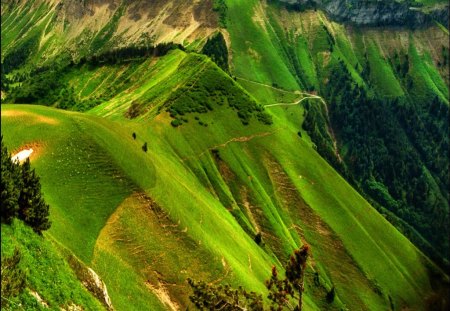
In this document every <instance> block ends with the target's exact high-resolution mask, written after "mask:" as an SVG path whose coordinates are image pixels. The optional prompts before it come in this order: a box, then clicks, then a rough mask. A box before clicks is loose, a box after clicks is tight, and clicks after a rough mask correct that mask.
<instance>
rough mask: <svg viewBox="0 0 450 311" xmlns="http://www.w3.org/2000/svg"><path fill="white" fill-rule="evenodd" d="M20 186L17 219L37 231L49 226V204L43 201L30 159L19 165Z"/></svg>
mask: <svg viewBox="0 0 450 311" xmlns="http://www.w3.org/2000/svg"><path fill="white" fill-rule="evenodd" d="M21 179H22V188H21V189H20V194H19V207H20V208H19V219H21V220H23V221H24V222H25V223H26V224H27V225H29V226H30V227H32V228H33V230H34V231H36V232H37V233H41V232H42V231H44V230H47V229H49V228H50V225H51V223H50V220H49V219H48V217H49V206H48V204H46V203H45V201H44V198H43V197H42V193H41V184H40V182H39V177H38V176H37V175H36V172H35V170H34V169H31V167H30V160H29V159H26V160H25V162H24V163H23V164H22V165H21Z"/></svg>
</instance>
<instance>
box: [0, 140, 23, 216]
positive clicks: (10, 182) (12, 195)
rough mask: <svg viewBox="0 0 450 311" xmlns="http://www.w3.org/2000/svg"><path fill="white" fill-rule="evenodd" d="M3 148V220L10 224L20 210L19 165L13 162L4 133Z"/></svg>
mask: <svg viewBox="0 0 450 311" xmlns="http://www.w3.org/2000/svg"><path fill="white" fill-rule="evenodd" d="M1 148H2V154H1V171H2V176H1V180H0V186H1V189H0V191H1V205H0V209H1V222H2V223H7V224H9V223H11V221H12V219H13V218H14V217H17V213H18V211H19V203H18V199H19V187H17V183H18V165H17V164H15V163H12V162H11V155H10V154H9V152H8V150H7V148H6V146H5V145H4V143H3V135H2V136H1Z"/></svg>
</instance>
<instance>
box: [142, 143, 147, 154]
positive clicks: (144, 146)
mask: <svg viewBox="0 0 450 311" xmlns="http://www.w3.org/2000/svg"><path fill="white" fill-rule="evenodd" d="M142 150H143V151H144V152H147V150H148V147H147V142H145V143H144V144H143V145H142Z"/></svg>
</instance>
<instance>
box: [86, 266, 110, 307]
mask: <svg viewBox="0 0 450 311" xmlns="http://www.w3.org/2000/svg"><path fill="white" fill-rule="evenodd" d="M87 271H88V274H87V278H86V280H85V281H84V282H83V284H84V286H86V288H87V289H88V290H89V291H90V292H91V293H93V294H94V296H95V297H97V298H98V299H99V300H100V301H101V302H102V303H103V304H104V305H105V306H106V307H107V308H108V310H111V311H113V310H114V308H113V306H112V303H111V298H109V295H108V290H107V288H106V284H105V283H104V282H103V281H102V280H101V279H100V277H99V276H98V275H97V273H95V271H94V270H92V269H91V268H88V270H87Z"/></svg>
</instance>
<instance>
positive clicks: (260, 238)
mask: <svg viewBox="0 0 450 311" xmlns="http://www.w3.org/2000/svg"><path fill="white" fill-rule="evenodd" d="M253 240H254V241H255V243H256V244H258V245H261V242H262V235H261V232H258V233H257V234H256V235H255V238H254V239H253Z"/></svg>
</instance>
